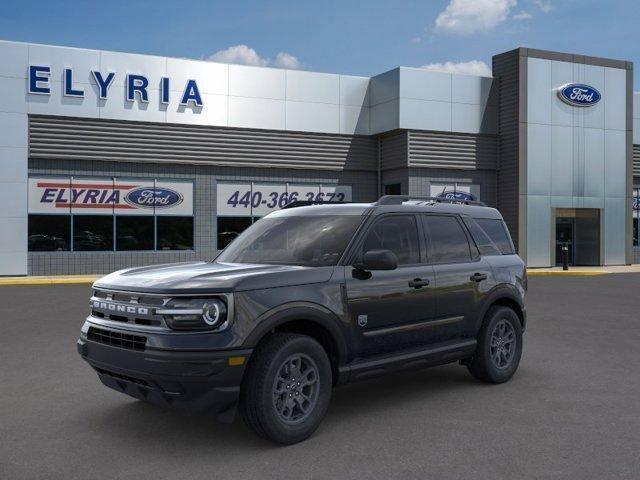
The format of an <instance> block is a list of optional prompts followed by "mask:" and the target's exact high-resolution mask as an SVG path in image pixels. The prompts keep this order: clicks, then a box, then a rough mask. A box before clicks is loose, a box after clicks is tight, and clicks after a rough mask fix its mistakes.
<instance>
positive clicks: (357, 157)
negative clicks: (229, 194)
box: [29, 115, 377, 170]
mask: <svg viewBox="0 0 640 480" xmlns="http://www.w3.org/2000/svg"><path fill="white" fill-rule="evenodd" d="M29 156H30V157H31V158H47V159H52V160H55V159H65V160H75V159H82V160H104V161H119V162H152V163H188V164H204V165H221V166H232V167H281V168H304V169H316V170H317V169H320V170H376V169H377V141H376V139H375V137H367V136H351V135H332V134H321V133H302V132H284V131H271V130H253V129H237V128H223V127H207V126H200V125H174V124H164V123H146V122H127V121H120V120H99V119H87V118H69V117H48V116H34V115H32V116H30V117H29Z"/></svg>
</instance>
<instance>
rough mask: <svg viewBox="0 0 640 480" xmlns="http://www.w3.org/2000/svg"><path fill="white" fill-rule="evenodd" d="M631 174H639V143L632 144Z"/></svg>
mask: <svg viewBox="0 0 640 480" xmlns="http://www.w3.org/2000/svg"><path fill="white" fill-rule="evenodd" d="M633 175H634V176H640V145H634V146H633Z"/></svg>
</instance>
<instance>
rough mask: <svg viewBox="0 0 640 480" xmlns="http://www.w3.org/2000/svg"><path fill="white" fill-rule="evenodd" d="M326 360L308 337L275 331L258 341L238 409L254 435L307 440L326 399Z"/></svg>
mask: <svg viewBox="0 0 640 480" xmlns="http://www.w3.org/2000/svg"><path fill="white" fill-rule="evenodd" d="M331 375H332V373H331V363H330V362H329V358H328V356H327V354H326V352H325V350H324V349H323V348H322V346H321V345H320V344H319V343H318V342H316V341H315V340H314V339H313V338H311V337H308V336H306V335H299V334H294V333H275V334H273V335H271V336H270V337H268V338H267V339H266V340H264V341H263V342H261V343H260V344H259V345H258V347H257V348H256V350H255V351H254V353H253V355H252V356H251V360H250V362H249V365H248V369H247V373H246V374H245V377H244V379H243V382H242V387H241V393H240V413H241V415H242V417H243V419H244V421H245V423H246V424H247V425H248V426H249V427H250V428H251V429H252V430H254V431H255V432H256V433H257V434H258V435H260V436H261V437H263V438H266V439H268V440H272V441H274V442H277V443H282V444H286V445H288V444H292V443H297V442H301V441H302V440H305V439H307V438H308V437H310V436H311V434H313V432H314V431H315V430H316V429H317V428H318V426H319V425H320V422H322V419H323V418H324V416H325V414H326V412H327V408H328V407H329V401H330V400H331V387H332V377H331Z"/></svg>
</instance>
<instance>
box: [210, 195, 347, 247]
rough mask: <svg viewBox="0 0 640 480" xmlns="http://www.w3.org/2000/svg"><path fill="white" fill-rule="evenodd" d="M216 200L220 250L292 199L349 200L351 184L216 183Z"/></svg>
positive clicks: (314, 200) (310, 200)
mask: <svg viewBox="0 0 640 480" xmlns="http://www.w3.org/2000/svg"><path fill="white" fill-rule="evenodd" d="M216 199H217V212H216V213H217V227H218V235H217V248H218V250H222V249H224V248H225V247H226V246H227V245H229V244H230V243H231V242H232V241H233V239H235V238H236V237H237V236H238V235H240V234H241V233H242V232H243V231H244V230H245V229H246V228H248V227H249V226H250V225H251V224H252V223H255V222H256V221H258V219H260V218H261V217H263V216H265V215H267V214H268V213H271V212H273V211H275V210H278V209H280V208H282V207H284V206H285V205H288V204H289V203H291V202H295V201H308V202H318V201H323V202H350V201H351V186H348V185H326V184H318V183H315V184H314V183H310V184H296V183H277V184H276V183H270V184H263V183H257V182H247V183H230V182H218V185H217V195H216Z"/></svg>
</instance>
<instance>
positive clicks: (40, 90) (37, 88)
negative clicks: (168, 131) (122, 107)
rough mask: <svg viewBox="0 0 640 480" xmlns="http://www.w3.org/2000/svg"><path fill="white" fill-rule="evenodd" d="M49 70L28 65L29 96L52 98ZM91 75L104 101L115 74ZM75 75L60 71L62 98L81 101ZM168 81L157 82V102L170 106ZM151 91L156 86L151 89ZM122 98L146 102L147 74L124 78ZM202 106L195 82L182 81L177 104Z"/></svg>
mask: <svg viewBox="0 0 640 480" xmlns="http://www.w3.org/2000/svg"><path fill="white" fill-rule="evenodd" d="M51 75H52V71H51V67H50V66H48V65H29V78H28V79H27V84H28V92H29V93H30V94H39V95H51V83H50V79H51ZM91 75H92V76H93V79H94V80H95V83H96V86H97V87H98V97H99V98H100V99H101V100H106V99H107V96H108V94H109V90H110V87H111V86H112V84H113V82H114V80H115V77H116V72H109V73H106V74H103V73H102V72H100V71H97V70H92V71H91ZM75 78H76V77H75V73H74V71H73V69H72V68H65V69H63V85H62V88H63V92H62V93H63V95H64V96H66V97H76V98H84V97H85V90H84V89H79V88H77V87H76V88H74V85H73V84H74V79H75ZM169 82H170V79H169V78H167V77H162V78H161V79H160V103H162V104H165V105H166V104H168V103H169V95H170V89H169ZM151 88H152V89H153V88H155V87H151ZM124 93H125V98H126V99H127V101H129V102H134V101H136V100H138V101H140V102H142V103H148V102H149V78H148V77H147V76H146V75H141V74H137V73H136V74H134V73H127V74H126V76H125V92H124ZM191 104H193V106H195V107H202V106H203V105H204V103H203V101H202V95H201V94H200V89H199V88H198V83H197V82H196V81H195V80H192V79H189V80H187V81H186V82H185V85H184V90H183V93H182V95H181V96H180V105H182V106H189V105H191Z"/></svg>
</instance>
